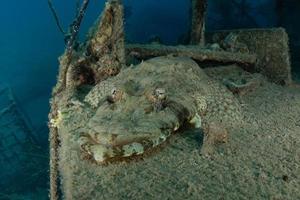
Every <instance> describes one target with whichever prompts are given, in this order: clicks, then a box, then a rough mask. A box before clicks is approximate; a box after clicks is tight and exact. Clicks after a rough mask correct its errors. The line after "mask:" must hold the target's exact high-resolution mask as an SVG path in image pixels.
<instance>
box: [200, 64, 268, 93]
mask: <svg viewBox="0 0 300 200" xmlns="http://www.w3.org/2000/svg"><path fill="white" fill-rule="evenodd" d="M204 71H205V73H206V74H207V75H208V76H210V77H211V78H213V79H215V80H218V81H220V82H221V83H222V84H223V85H225V86H226V87H227V88H228V89H229V90H230V91H231V92H232V93H234V94H237V95H245V94H248V93H250V92H252V91H254V90H255V89H256V88H258V87H259V86H260V85H261V84H262V81H263V77H262V75H261V74H258V73H249V72H247V71H245V70H243V69H242V68H241V67H239V66H237V65H229V66H217V67H209V68H206V69H204Z"/></svg>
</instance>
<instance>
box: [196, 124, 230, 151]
mask: <svg viewBox="0 0 300 200" xmlns="http://www.w3.org/2000/svg"><path fill="white" fill-rule="evenodd" d="M203 132H204V138H203V146H202V148H201V154H202V155H204V156H207V157H209V156H211V155H212V154H213V153H214V151H215V148H216V147H217V146H218V145H220V144H223V143H227V142H228V131H227V129H226V128H225V127H224V125H223V124H221V123H219V122H210V123H208V124H205V125H204V126H203Z"/></svg>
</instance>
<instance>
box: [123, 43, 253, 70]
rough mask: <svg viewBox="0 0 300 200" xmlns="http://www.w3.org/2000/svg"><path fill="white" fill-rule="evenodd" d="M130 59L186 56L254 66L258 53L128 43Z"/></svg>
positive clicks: (199, 60)
mask: <svg viewBox="0 0 300 200" xmlns="http://www.w3.org/2000/svg"><path fill="white" fill-rule="evenodd" d="M126 55H127V58H128V59H131V58H132V57H133V58H136V59H138V60H146V59H149V58H153V57H157V56H166V55H173V56H186V57H190V58H192V59H194V60H196V61H197V62H204V61H212V62H219V63H237V64H241V65H246V66H253V65H255V63H256V55H255V54H248V53H239V52H227V51H212V50H210V49H206V48H202V47H200V46H166V45H157V44H150V45H143V44H128V45H126Z"/></svg>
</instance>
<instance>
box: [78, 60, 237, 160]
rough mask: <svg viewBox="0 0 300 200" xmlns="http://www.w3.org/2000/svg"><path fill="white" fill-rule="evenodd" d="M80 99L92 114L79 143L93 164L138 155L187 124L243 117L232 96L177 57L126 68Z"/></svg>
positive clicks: (228, 121) (198, 125) (225, 121)
mask: <svg viewBox="0 0 300 200" xmlns="http://www.w3.org/2000/svg"><path fill="white" fill-rule="evenodd" d="M162 97H163V98H162ZM84 101H85V102H86V103H88V104H90V105H91V106H92V107H93V109H94V111H95V113H94V114H93V116H92V117H91V118H90V119H89V120H88V123H87V124H86V127H84V128H83V129H82V131H81V133H80V139H79V144H80V146H81V149H82V151H83V152H84V153H87V154H88V155H90V157H92V159H93V160H94V161H96V162H97V163H103V162H105V161H108V160H110V159H116V158H124V157H130V156H134V155H141V154H143V153H144V152H145V151H147V150H149V149H152V148H154V147H156V146H158V145H160V144H162V143H164V142H165V141H166V140H167V138H168V137H170V135H171V134H172V133H173V132H175V131H176V130H178V129H179V128H180V127H181V126H182V125H183V124H184V123H187V122H190V123H192V124H194V126H195V127H196V128H201V127H202V124H203V123H207V122H210V121H219V122H222V123H223V124H225V125H228V126H230V125H233V124H234V123H239V122H240V120H241V119H242V115H241V112H240V111H241V109H240V105H239V102H238V100H237V99H236V98H235V97H234V95H233V94H232V93H231V92H230V91H229V90H227V89H226V87H225V86H223V85H221V84H220V83H219V82H217V81H215V80H212V79H211V78H209V77H208V76H207V75H206V74H205V72H204V71H203V70H202V69H201V68H200V67H199V66H198V64H197V63H195V62H194V61H193V60H191V59H189V58H181V57H158V58H154V59H150V60H148V61H145V62H143V63H141V64H139V65H138V66H135V67H130V68H127V69H124V70H123V71H121V73H120V74H119V75H117V76H115V77H112V78H110V79H107V80H106V81H103V82H100V83H99V84H98V85H96V86H95V87H94V88H93V89H92V90H91V91H90V92H89V94H88V95H87V96H86V97H85V100H84ZM158 104H159V105H158Z"/></svg>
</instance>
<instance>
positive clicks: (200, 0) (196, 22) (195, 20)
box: [190, 0, 207, 46]
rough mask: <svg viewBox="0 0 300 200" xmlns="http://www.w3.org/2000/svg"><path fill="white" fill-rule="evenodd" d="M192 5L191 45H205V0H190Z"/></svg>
mask: <svg viewBox="0 0 300 200" xmlns="http://www.w3.org/2000/svg"><path fill="white" fill-rule="evenodd" d="M191 4H192V26H191V35H190V37H191V39H190V40H191V41H190V43H191V44H193V45H202V46H204V44H205V34H204V31H205V14H206V8H207V0H191Z"/></svg>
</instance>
